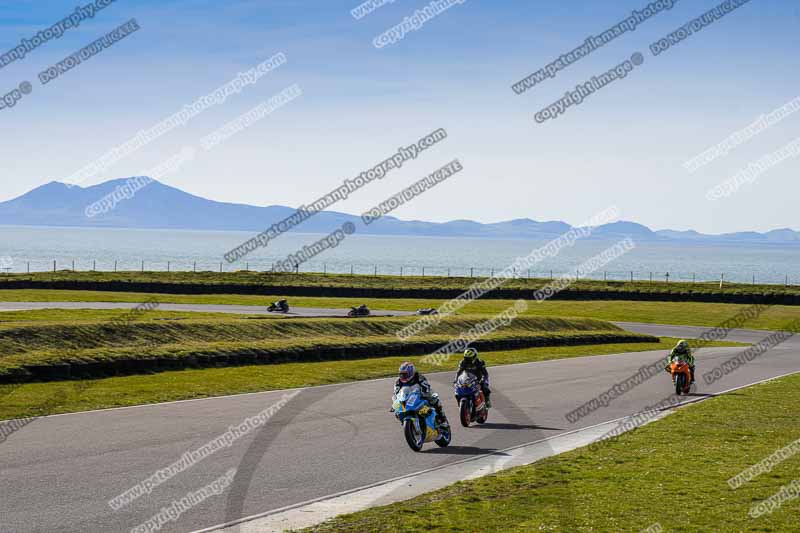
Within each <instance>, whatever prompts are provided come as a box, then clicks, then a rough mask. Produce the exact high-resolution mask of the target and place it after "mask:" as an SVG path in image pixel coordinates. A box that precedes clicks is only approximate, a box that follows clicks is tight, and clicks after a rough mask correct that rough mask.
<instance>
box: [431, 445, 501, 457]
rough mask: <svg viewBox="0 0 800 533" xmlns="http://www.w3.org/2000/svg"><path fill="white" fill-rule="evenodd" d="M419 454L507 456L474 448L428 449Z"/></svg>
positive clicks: (449, 447) (492, 450) (494, 450)
mask: <svg viewBox="0 0 800 533" xmlns="http://www.w3.org/2000/svg"><path fill="white" fill-rule="evenodd" d="M420 453H427V454H432V455H489V454H491V455H497V456H506V457H507V456H508V454H507V453H505V452H498V451H497V450H496V449H494V448H492V449H487V448H478V447H476V446H448V447H447V448H430V449H428V450H423V451H422V452H420Z"/></svg>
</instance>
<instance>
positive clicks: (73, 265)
mask: <svg viewBox="0 0 800 533" xmlns="http://www.w3.org/2000/svg"><path fill="white" fill-rule="evenodd" d="M72 271H73V272H75V260H74V259H73V260H72Z"/></svg>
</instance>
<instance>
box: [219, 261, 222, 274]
mask: <svg viewBox="0 0 800 533" xmlns="http://www.w3.org/2000/svg"><path fill="white" fill-rule="evenodd" d="M219 273H220V274H222V263H220V264H219Z"/></svg>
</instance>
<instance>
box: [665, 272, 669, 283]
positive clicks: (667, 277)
mask: <svg viewBox="0 0 800 533" xmlns="http://www.w3.org/2000/svg"><path fill="white" fill-rule="evenodd" d="M665 279H666V281H667V283H669V272H667V275H666V276H665Z"/></svg>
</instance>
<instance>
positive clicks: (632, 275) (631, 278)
mask: <svg viewBox="0 0 800 533" xmlns="http://www.w3.org/2000/svg"><path fill="white" fill-rule="evenodd" d="M631 283H633V270H631Z"/></svg>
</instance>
